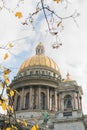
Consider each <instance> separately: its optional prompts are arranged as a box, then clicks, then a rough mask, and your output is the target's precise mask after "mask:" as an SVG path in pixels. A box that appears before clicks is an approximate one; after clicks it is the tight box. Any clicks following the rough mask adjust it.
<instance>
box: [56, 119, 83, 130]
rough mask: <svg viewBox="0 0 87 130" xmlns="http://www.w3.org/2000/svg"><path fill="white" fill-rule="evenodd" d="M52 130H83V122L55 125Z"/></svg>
mask: <svg viewBox="0 0 87 130" xmlns="http://www.w3.org/2000/svg"><path fill="white" fill-rule="evenodd" d="M54 130H85V127H84V124H83V121H78V122H77V121H74V122H73V120H72V121H71V122H62V123H55V124H54Z"/></svg>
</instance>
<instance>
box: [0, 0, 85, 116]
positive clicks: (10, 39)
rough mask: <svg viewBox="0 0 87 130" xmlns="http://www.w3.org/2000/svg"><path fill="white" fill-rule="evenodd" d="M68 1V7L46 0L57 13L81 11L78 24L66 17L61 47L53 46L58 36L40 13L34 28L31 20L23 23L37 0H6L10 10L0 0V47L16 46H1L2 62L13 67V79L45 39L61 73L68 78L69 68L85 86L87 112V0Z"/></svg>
mask: <svg viewBox="0 0 87 130" xmlns="http://www.w3.org/2000/svg"><path fill="white" fill-rule="evenodd" d="M37 1H39V0H37ZM68 1H69V3H68V6H67V10H66V9H65V8H64V7H65V3H64V4H63V5H62V6H59V5H58V4H57V3H55V2H52V0H49V1H48V0H47V4H49V5H50V7H52V9H54V10H55V11H56V12H58V15H61V16H68V15H70V14H72V13H74V11H75V10H77V12H79V13H80V16H79V17H78V18H77V19H76V21H77V24H76V23H75V22H74V21H73V19H72V18H70V19H67V20H64V21H63V26H64V30H63V31H62V32H60V33H59V35H58V38H59V39H60V41H61V42H62V44H63V45H62V46H61V47H60V48H59V49H52V44H54V43H55V41H56V37H55V36H53V35H51V34H49V33H48V29H47V25H46V22H45V20H44V18H43V15H42V14H41V13H40V14H39V15H38V16H36V17H35V21H36V22H35V23H34V26H35V28H32V26H31V25H30V24H29V25H25V26H23V25H22V24H21V23H22V22H23V21H24V20H25V18H26V17H27V16H28V15H29V13H32V12H34V10H35V7H36V3H35V1H34V0H33V1H32V0H29V1H21V3H20V5H19V7H17V8H16V6H17V4H18V3H17V0H15V2H14V1H12V0H10V2H8V0H6V1H5V5H6V7H8V8H9V10H8V9H6V8H2V6H3V3H2V1H0V47H1V46H5V45H7V44H9V43H12V44H13V48H11V49H10V50H9V52H8V50H2V49H1V50H0V59H1V60H0V64H1V65H4V66H6V67H8V68H10V69H11V70H12V73H11V75H10V77H11V79H12V78H13V76H15V75H16V73H17V71H18V68H19V66H20V65H21V63H22V62H23V61H24V60H25V59H26V58H27V57H29V56H32V55H34V54H35V47H36V45H37V44H38V43H39V42H42V43H43V44H44V46H45V48H46V52H45V53H46V55H48V56H50V57H51V58H52V59H54V61H55V62H56V63H57V64H58V66H59V68H60V71H61V75H62V77H63V78H66V74H67V72H69V73H70V75H71V78H72V79H73V80H76V81H77V83H78V85H81V86H82V88H83V92H84V95H83V112H84V113H86V114H87V58H86V56H87V40H86V37H87V36H86V35H87V0H68ZM17 11H21V12H22V15H23V17H22V18H21V19H18V18H17V17H15V13H16V12H17ZM41 15H42V17H41ZM60 30H61V28H60ZM6 52H8V53H9V58H8V59H7V60H6V61H3V55H4V54H5V53H6Z"/></svg>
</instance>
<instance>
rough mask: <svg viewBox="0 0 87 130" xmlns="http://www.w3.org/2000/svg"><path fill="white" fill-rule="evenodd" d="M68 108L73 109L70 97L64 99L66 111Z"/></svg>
mask: <svg viewBox="0 0 87 130" xmlns="http://www.w3.org/2000/svg"><path fill="white" fill-rule="evenodd" d="M68 108H72V97H71V96H70V95H66V96H65V97H64V109H68Z"/></svg>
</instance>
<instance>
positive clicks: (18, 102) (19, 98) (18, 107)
mask: <svg viewBox="0 0 87 130" xmlns="http://www.w3.org/2000/svg"><path fill="white" fill-rule="evenodd" d="M20 101H21V97H20V96H18V97H17V105H16V110H20Z"/></svg>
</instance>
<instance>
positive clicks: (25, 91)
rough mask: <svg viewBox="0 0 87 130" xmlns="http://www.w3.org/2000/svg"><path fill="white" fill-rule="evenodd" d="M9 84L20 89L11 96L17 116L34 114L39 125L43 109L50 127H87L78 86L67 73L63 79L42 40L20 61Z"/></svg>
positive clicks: (74, 129) (76, 129)
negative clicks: (47, 114)
mask: <svg viewBox="0 0 87 130" xmlns="http://www.w3.org/2000/svg"><path fill="white" fill-rule="evenodd" d="M10 87H11V88H12V89H13V90H14V89H15V90H17V91H18V93H19V94H16V95H15V98H14V109H15V111H16V113H17V117H18V118H25V119H27V120H29V119H30V118H31V117H32V115H33V116H34V117H37V118H38V119H39V124H40V125H41V123H42V124H43V121H42V118H41V117H42V113H43V112H48V113H49V119H48V121H47V122H46V123H47V126H48V128H49V130H60V129H61V130H86V125H85V122H84V119H85V118H84V116H83V113H82V94H83V91H82V88H81V86H79V85H78V84H77V82H76V81H75V80H71V79H70V75H69V73H67V77H66V79H65V80H63V79H62V76H61V73H60V70H59V67H58V65H57V64H56V63H55V62H54V60H52V59H51V58H50V57H48V56H46V55H45V48H44V46H43V44H42V43H39V44H38V45H37V47H36V54H35V55H34V56H32V57H30V58H28V59H26V60H25V61H24V62H23V63H22V65H21V66H20V68H19V70H18V73H17V75H16V77H14V80H13V81H12V83H11V85H10Z"/></svg>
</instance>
